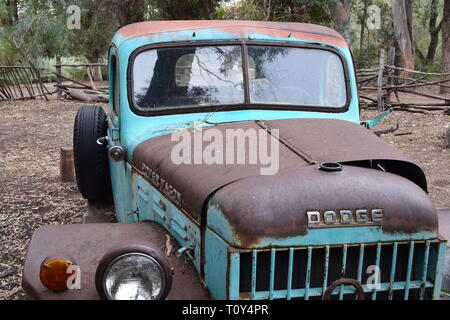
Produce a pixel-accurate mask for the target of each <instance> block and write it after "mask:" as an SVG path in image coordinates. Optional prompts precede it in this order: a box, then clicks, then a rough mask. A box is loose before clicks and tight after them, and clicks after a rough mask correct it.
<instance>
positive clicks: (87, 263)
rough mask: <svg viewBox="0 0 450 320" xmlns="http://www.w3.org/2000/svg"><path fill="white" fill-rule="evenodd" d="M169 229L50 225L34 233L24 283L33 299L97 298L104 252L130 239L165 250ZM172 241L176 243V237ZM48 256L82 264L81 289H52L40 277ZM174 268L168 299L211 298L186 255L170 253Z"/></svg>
mask: <svg viewBox="0 0 450 320" xmlns="http://www.w3.org/2000/svg"><path fill="white" fill-rule="evenodd" d="M166 234H167V233H166V232H165V230H164V229H163V228H162V227H161V226H159V225H158V224H156V223H151V222H144V223H136V224H119V223H93V224H70V225H46V226H42V227H40V228H39V229H38V230H36V231H35V232H34V234H33V238H32V240H31V243H30V246H29V249H28V254H27V258H26V261H25V267H24V271H23V280H22V286H23V288H24V290H25V292H26V293H27V295H28V296H29V297H30V298H32V299H39V300H40V299H43V300H97V299H100V297H99V295H98V293H97V290H96V288H95V272H96V269H97V265H98V263H99V261H100V259H101V258H102V257H103V255H104V254H105V253H106V252H107V251H108V250H109V249H110V248H112V247H114V246H116V245H119V244H121V243H124V242H126V241H130V240H141V241H142V240H144V241H149V242H150V243H152V244H153V245H154V247H155V249H158V250H160V251H161V253H163V254H164V252H165V243H166ZM172 245H174V247H175V246H176V244H175V241H172ZM48 256H63V257H71V258H73V259H74V260H75V262H76V264H77V265H78V266H79V267H80V271H81V289H79V290H65V291H62V292H51V291H50V290H48V289H47V288H46V287H44V286H43V285H42V283H41V282H40V280H39V269H40V265H41V262H42V261H43V260H44V259H45V258H46V257H48ZM168 260H169V263H170V266H171V267H172V268H173V269H174V276H173V283H172V290H171V291H170V293H169V295H168V297H167V299H168V300H181V299H183V300H187V299H195V300H204V299H209V295H208V292H207V290H206V289H204V288H203V287H202V285H201V281H200V279H199V278H198V275H197V273H196V272H195V270H194V268H193V267H192V265H191V264H190V262H189V261H186V259H185V257H184V256H181V257H176V256H175V255H174V254H171V255H170V256H169V257H168Z"/></svg>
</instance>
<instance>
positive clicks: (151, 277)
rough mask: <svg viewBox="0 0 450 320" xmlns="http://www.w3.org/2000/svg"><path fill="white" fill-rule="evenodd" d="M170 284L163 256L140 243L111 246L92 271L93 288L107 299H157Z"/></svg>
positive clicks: (166, 263) (162, 297)
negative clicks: (94, 270) (94, 280)
mask: <svg viewBox="0 0 450 320" xmlns="http://www.w3.org/2000/svg"><path fill="white" fill-rule="evenodd" d="M171 284H172V275H171V274H170V268H169V267H168V262H167V260H166V259H165V257H164V256H162V255H161V254H159V253H158V252H157V251H156V250H154V249H152V248H151V247H149V246H148V245H142V244H141V245H126V246H121V247H116V248H113V249H112V250H110V251H109V252H108V253H107V254H106V255H105V256H104V257H103V258H102V260H101V261H100V264H99V266H98V268H97V272H96V286H97V291H98V292H99V294H100V296H101V297H102V298H104V299H109V300H161V299H164V298H165V297H166V296H167V294H168V292H169V290H170V287H171Z"/></svg>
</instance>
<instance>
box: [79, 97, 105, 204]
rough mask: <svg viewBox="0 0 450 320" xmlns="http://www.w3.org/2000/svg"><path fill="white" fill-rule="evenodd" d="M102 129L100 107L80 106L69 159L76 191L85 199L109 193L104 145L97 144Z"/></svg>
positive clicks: (103, 118)
mask: <svg viewBox="0 0 450 320" xmlns="http://www.w3.org/2000/svg"><path fill="white" fill-rule="evenodd" d="M106 130H107V120H106V114H105V111H103V109H102V108H101V107H99V106H82V107H80V109H79V110H78V113H77V115H76V117H75V124H74V129H73V159H74V164H75V174H76V178H77V185H78V190H79V191H80V193H81V195H82V196H83V197H84V198H86V199H88V200H102V199H106V198H108V197H110V196H111V194H112V192H111V178H110V174H109V161H108V153H107V146H106V143H105V144H104V145H98V144H97V139H98V138H101V137H105V136H106V134H107V133H106Z"/></svg>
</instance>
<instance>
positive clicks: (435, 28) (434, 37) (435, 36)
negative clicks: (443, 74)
mask: <svg viewBox="0 0 450 320" xmlns="http://www.w3.org/2000/svg"><path fill="white" fill-rule="evenodd" d="M437 5H438V0H432V1H431V9H430V23H429V32H430V38H431V40H430V46H429V47H428V53H427V57H426V60H427V63H429V64H432V63H433V61H434V57H435V56H436V49H437V46H438V41H439V31H440V30H441V27H442V21H441V23H439V24H438V25H436V21H437V17H438V11H437Z"/></svg>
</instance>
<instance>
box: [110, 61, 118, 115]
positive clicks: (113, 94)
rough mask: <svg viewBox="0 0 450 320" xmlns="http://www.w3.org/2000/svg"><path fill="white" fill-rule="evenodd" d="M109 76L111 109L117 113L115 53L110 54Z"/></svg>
mask: <svg viewBox="0 0 450 320" xmlns="http://www.w3.org/2000/svg"><path fill="white" fill-rule="evenodd" d="M110 76H111V78H110V81H111V83H112V85H111V86H110V89H112V95H111V98H112V100H113V101H112V102H113V103H112V106H113V110H114V111H115V112H116V113H119V69H118V65H117V59H116V56H115V55H111V74H110Z"/></svg>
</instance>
